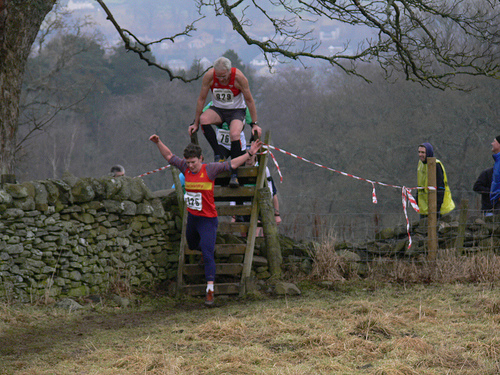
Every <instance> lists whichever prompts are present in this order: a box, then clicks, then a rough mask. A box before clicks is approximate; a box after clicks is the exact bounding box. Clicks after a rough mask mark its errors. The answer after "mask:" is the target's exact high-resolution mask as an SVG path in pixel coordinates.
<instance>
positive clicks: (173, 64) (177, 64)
mask: <svg viewBox="0 0 500 375" xmlns="http://www.w3.org/2000/svg"><path fill="white" fill-rule="evenodd" d="M167 66H168V67H169V68H170V69H172V70H187V67H188V66H187V64H186V62H185V61H184V60H177V59H173V60H167Z"/></svg>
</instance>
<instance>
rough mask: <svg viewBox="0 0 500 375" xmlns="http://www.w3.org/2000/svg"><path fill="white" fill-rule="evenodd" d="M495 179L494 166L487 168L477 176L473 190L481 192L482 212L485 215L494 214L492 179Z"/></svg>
mask: <svg viewBox="0 0 500 375" xmlns="http://www.w3.org/2000/svg"><path fill="white" fill-rule="evenodd" d="M492 179H493V168H488V169H485V170H484V171H482V172H481V174H480V175H479V177H478V178H477V180H476V182H475V183H474V186H473V187H472V190H474V191H475V192H476V193H479V194H481V213H482V214H483V215H484V216H491V215H493V205H492V204H491V200H490V190H491V181H492Z"/></svg>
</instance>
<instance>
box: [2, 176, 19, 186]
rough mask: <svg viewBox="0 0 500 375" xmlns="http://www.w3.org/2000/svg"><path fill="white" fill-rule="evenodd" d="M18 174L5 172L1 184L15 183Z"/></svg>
mask: <svg viewBox="0 0 500 375" xmlns="http://www.w3.org/2000/svg"><path fill="white" fill-rule="evenodd" d="M15 183H16V175H14V174H3V175H2V176H1V180H0V186H2V187H3V186H5V184H15Z"/></svg>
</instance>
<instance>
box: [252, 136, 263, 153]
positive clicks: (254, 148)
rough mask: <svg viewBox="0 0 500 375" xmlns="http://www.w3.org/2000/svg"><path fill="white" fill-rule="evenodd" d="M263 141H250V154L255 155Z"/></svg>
mask: <svg viewBox="0 0 500 375" xmlns="http://www.w3.org/2000/svg"><path fill="white" fill-rule="evenodd" d="M263 144H264V143H262V141H261V140H260V139H257V140H256V141H253V142H252V145H251V146H250V153H251V154H252V155H255V154H256V153H257V152H259V150H260V148H261V147H262V145H263Z"/></svg>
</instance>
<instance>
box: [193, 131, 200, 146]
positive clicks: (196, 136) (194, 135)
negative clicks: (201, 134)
mask: <svg viewBox="0 0 500 375" xmlns="http://www.w3.org/2000/svg"><path fill="white" fill-rule="evenodd" d="M191 143H194V144H195V145H199V143H198V133H194V134H192V135H191Z"/></svg>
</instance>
